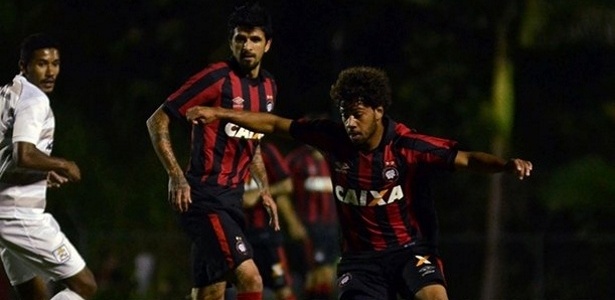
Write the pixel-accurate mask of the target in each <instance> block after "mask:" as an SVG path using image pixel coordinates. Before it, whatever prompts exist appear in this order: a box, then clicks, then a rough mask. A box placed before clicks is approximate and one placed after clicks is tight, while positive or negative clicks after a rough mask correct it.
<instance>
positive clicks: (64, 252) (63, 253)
mask: <svg viewBox="0 0 615 300" xmlns="http://www.w3.org/2000/svg"><path fill="white" fill-rule="evenodd" d="M53 256H54V257H55V258H56V260H57V261H58V262H61V263H63V262H65V261H67V260H69V259H70V251H68V247H66V245H64V244H62V246H60V247H58V248H57V249H55V250H53Z"/></svg>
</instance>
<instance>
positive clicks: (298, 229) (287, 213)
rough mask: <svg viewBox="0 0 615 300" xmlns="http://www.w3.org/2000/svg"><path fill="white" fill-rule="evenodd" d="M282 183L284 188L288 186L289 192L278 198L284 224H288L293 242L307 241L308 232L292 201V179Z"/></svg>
mask: <svg viewBox="0 0 615 300" xmlns="http://www.w3.org/2000/svg"><path fill="white" fill-rule="evenodd" d="M281 183H283V184H284V186H288V187H289V188H287V191H288V192H285V193H281V194H280V195H279V196H277V197H276V200H277V202H278V211H279V212H280V215H281V216H282V218H284V222H286V230H287V231H288V234H289V235H290V237H291V238H292V239H293V240H305V239H306V238H307V231H306V229H305V227H304V226H303V223H302V222H301V220H300V219H299V216H298V215H297V212H296V210H295V207H294V206H293V203H292V201H291V192H292V179H291V178H290V177H289V178H287V179H285V180H283V181H282V182H281Z"/></svg>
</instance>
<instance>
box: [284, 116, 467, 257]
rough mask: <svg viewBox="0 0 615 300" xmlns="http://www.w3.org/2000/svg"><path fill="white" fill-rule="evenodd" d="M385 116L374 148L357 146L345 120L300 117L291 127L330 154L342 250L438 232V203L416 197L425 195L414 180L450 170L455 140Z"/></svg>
mask: <svg viewBox="0 0 615 300" xmlns="http://www.w3.org/2000/svg"><path fill="white" fill-rule="evenodd" d="M383 121H384V124H385V133H384V135H383V139H382V141H381V143H380V145H379V146H378V147H377V148H376V149H374V150H372V151H370V152H362V151H359V150H358V149H357V148H356V146H354V145H353V144H352V142H351V141H350V139H349V137H348V135H347V133H346V130H345V128H344V126H343V124H341V123H337V122H334V121H331V120H307V119H302V120H296V121H293V122H292V124H291V127H290V133H291V135H292V136H293V137H294V138H295V139H297V140H299V141H301V142H303V143H306V144H309V145H312V146H314V147H316V148H317V149H319V150H320V151H321V152H322V153H323V154H324V156H325V157H326V159H327V162H328V165H329V169H330V171H331V179H332V182H333V195H334V198H335V200H336V201H335V203H336V207H337V214H338V218H339V222H340V229H341V235H342V252H343V253H363V252H373V251H383V250H388V249H394V248H400V247H405V246H408V245H413V244H419V243H421V244H423V243H425V239H432V238H433V237H430V236H425V234H432V233H434V232H437V228H433V227H434V226H437V222H436V220H435V219H434V218H435V211H434V208H433V206H429V205H424V203H425V202H426V200H430V199H416V197H424V196H425V195H421V193H420V192H422V191H420V190H417V185H416V182H417V181H418V182H422V181H423V180H424V178H425V176H424V173H425V172H424V171H423V170H429V169H434V168H436V169H448V170H452V169H453V167H454V159H455V156H456V154H457V150H456V144H457V143H456V142H455V141H451V140H447V139H441V138H437V137H433V136H428V135H423V134H419V133H416V132H415V131H413V130H411V129H410V128H408V127H407V126H405V125H403V124H401V123H397V122H395V121H393V120H392V119H390V118H388V117H385V118H383ZM423 168H426V169H423ZM419 195H421V196H419ZM416 202H420V205H421V206H422V207H421V208H420V209H417V203H416ZM419 213H420V214H421V215H418V214H419Z"/></svg>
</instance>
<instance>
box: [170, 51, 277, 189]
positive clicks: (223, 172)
mask: <svg viewBox="0 0 615 300" xmlns="http://www.w3.org/2000/svg"><path fill="white" fill-rule="evenodd" d="M276 94H277V86H276V84H275V81H274V78H273V76H272V75H271V74H270V73H269V72H267V71H265V70H261V72H260V75H259V77H257V78H248V77H246V76H245V75H244V74H242V73H241V71H240V70H239V68H238V66H237V64H236V62H234V61H232V60H231V61H223V62H218V63H214V64H211V65H209V66H207V67H206V68H204V69H203V70H201V71H200V72H198V73H197V74H195V75H194V76H192V77H191V78H190V79H188V80H187V81H186V82H185V83H184V84H183V85H182V86H181V87H180V88H179V89H178V90H177V91H176V92H174V93H173V94H171V95H170V96H169V97H168V98H167V101H166V102H165V106H164V108H165V110H166V111H167V113H169V114H170V115H173V116H175V117H177V118H180V119H182V120H185V116H186V111H187V110H188V109H189V108H191V107H194V106H198V105H200V106H212V107H215V106H219V107H224V108H230V109H237V110H250V111H259V112H265V111H271V110H272V109H273V105H274V102H275V98H276ZM261 137H262V134H259V133H255V132H252V131H250V130H248V129H245V128H242V127H239V126H237V125H235V124H232V123H229V122H227V121H215V122H212V123H210V124H207V125H203V124H197V125H193V126H192V136H191V149H190V162H189V166H188V169H187V172H186V177H187V179H188V180H189V181H190V182H191V185H192V188H193V189H194V188H215V189H229V188H230V189H235V188H243V184H244V182H245V179H246V176H247V175H248V172H249V165H250V162H251V161H252V157H253V155H254V152H255V149H256V146H257V145H258V143H259V140H260V138H261Z"/></svg>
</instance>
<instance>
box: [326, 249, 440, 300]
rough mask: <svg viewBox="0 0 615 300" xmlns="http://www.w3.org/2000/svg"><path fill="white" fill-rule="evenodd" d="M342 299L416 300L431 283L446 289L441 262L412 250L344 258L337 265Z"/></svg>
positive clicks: (426, 254)
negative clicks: (419, 292)
mask: <svg viewBox="0 0 615 300" xmlns="http://www.w3.org/2000/svg"><path fill="white" fill-rule="evenodd" d="M337 277H338V279H337V285H338V289H339V299H354V300H360V299H365V300H368V299H383V300H385V299H391V300H394V299H399V298H398V297H401V299H414V294H415V293H416V292H418V291H419V290H420V289H421V288H423V287H425V286H427V285H430V284H441V285H444V286H446V281H445V278H444V272H443V266H442V261H441V259H440V258H439V257H438V256H437V255H434V254H429V253H417V252H415V251H414V250H413V248H412V247H408V248H403V249H400V250H395V251H385V252H383V253H376V254H373V255H369V256H368V255H357V256H352V255H344V256H342V260H341V261H340V263H339V264H338V269H337Z"/></svg>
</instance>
